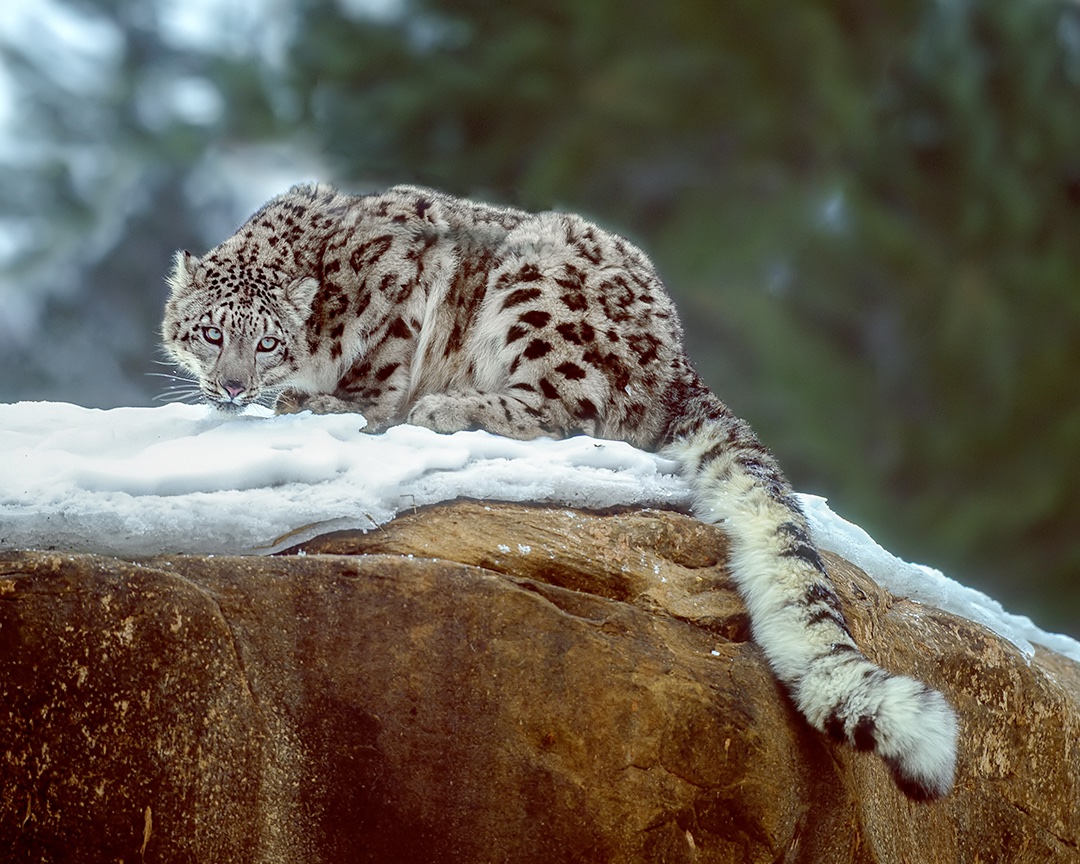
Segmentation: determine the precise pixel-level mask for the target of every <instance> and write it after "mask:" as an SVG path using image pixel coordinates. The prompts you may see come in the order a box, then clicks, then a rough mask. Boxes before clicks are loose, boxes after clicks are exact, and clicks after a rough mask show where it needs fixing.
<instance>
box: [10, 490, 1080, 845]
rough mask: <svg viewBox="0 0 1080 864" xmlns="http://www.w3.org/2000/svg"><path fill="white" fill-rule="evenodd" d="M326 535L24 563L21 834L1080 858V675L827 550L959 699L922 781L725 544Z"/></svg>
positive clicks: (632, 515)
mask: <svg viewBox="0 0 1080 864" xmlns="http://www.w3.org/2000/svg"><path fill="white" fill-rule="evenodd" d="M303 551H304V553H305V554H304V555H297V554H291V555H285V556H280V557H273V558H228V557H195V556H177V557H171V558H160V559H154V560H150V561H144V562H127V561H120V560H116V559H111V558H102V557H95V556H87V555H63V554H57V553H36V552H25V553H10V554H6V555H0V860H4V861H7V860H10V861H57V862H59V861H76V862H77V861H102V862H105V861H109V862H116V861H122V862H141V861H161V862H181V861H183V862H188V861H191V862H215V864H216V862H222V864H229V862H249V861H250V862H304V864H308V862H354V861H355V862H363V861H378V862H395V861H418V862H525V864H528V862H545V864H549V862H562V861H567V862H570V861H575V862H577V861H580V862H590V861H597V862H600V861H603V862H638V861H642V862H653V861H656V862H661V861H666V862H776V861H789V862H924V861H925V862H976V861H982V862H990V861H1001V862H1034V861H1062V862H1064V861H1077V860H1080V854H1078V846H1077V844H1078V842H1080V759H1078V756H1080V752H1078V751H1080V668H1078V667H1077V665H1076V664H1074V663H1072V662H1070V661H1068V660H1066V659H1064V658H1061V657H1059V656H1057V655H1053V654H1050V653H1049V652H1041V651H1040V653H1039V654H1038V655H1037V656H1036V658H1035V660H1034V662H1032V663H1031V664H1030V665H1029V664H1028V663H1026V662H1025V661H1024V659H1023V658H1022V657H1021V656H1020V655H1019V654H1018V652H1016V651H1015V650H1014V649H1013V648H1012V647H1011V646H1009V645H1007V644H1006V643H1003V642H1002V641H1001V640H1000V639H998V638H997V637H995V636H993V635H992V634H990V633H988V632H987V631H985V630H983V629H982V628H981V627H979V626H978V625H975V624H972V623H970V622H967V621H964V620H962V619H958V618H955V617H953V616H950V615H947V614H945V613H943V612H939V611H937V610H934V609H929V608H925V607H920V606H919V605H918V604H915V603H912V602H909V601H905V600H898V599H897V598H895V597H892V596H891V595H889V594H887V593H886V592H884V591H882V590H881V589H880V588H878V587H877V586H876V585H875V584H874V583H873V582H871V581H870V580H869V579H868V578H867V577H866V576H865V575H864V574H862V573H861V572H860V571H858V570H857V569H855V568H853V567H851V566H850V565H848V564H846V562H843V561H842V560H841V559H838V558H835V557H831V556H830V557H829V559H828V563H829V565H830V567H831V569H832V572H833V574H834V578H835V580H836V582H837V584H838V587H839V590H840V592H841V595H842V597H843V600H844V603H845V608H846V611H847V614H848V616H849V619H850V621H851V623H852V629H853V632H854V634H855V636H856V638H857V639H858V640H859V641H860V643H861V644H862V645H863V646H864V647H865V649H866V651H867V653H868V654H869V655H870V656H871V657H872V658H874V659H875V660H877V661H878V662H880V663H882V664H883V665H885V666H887V667H889V668H891V669H895V670H897V671H901V672H907V673H911V674H915V675H917V676H918V677H920V678H923V679H924V680H927V681H928V682H930V683H932V684H934V685H935V686H937V687H939V688H941V689H943V690H944V691H945V692H946V693H948V695H949V697H950V699H951V700H952V701H953V703H954V704H955V705H956V707H957V709H958V710H959V713H960V715H961V718H962V721H961V722H962V731H961V756H960V765H959V771H958V776H957V787H956V790H955V791H954V793H953V794H952V796H951V797H949V798H948V799H946V800H944V801H942V802H938V803H934V804H913V803H911V802H909V801H908V800H907V799H905V798H904V797H903V796H902V795H901V794H900V793H899V792H898V791H897V790H896V789H895V787H894V786H893V785H892V783H891V780H890V778H889V776H888V772H887V771H886V770H885V768H884V767H883V766H882V765H881V764H880V763H879V762H878V761H877V760H876V759H875V758H874V757H872V756H868V755H865V754H857V753H854V752H851V751H850V750H847V749H845V748H843V747H839V746H836V745H833V744H832V743H830V742H828V741H825V740H824V739H823V738H822V737H821V736H819V735H817V734H816V733H814V732H813V731H811V730H809V729H808V728H807V727H806V726H805V725H804V724H803V723H802V721H801V720H800V719H799V717H798V716H797V715H796V714H795V712H794V711H793V709H792V708H791V706H790V704H789V703H788V701H787V700H786V698H785V697H784V696H783V694H782V693H781V691H780V690H779V688H778V687H777V685H776V684H775V683H774V681H773V679H772V677H771V675H770V674H769V673H768V670H767V668H766V667H765V665H764V662H763V660H762V658H761V655H760V652H759V651H758V650H757V648H756V647H755V646H754V644H753V643H752V642H749V641H748V639H747V626H746V619H745V613H744V611H743V607H742V605H741V603H740V601H739V599H738V597H737V595H736V594H735V593H734V592H733V590H732V589H731V587H730V585H729V584H728V582H727V580H726V578H725V575H724V571H723V566H722V565H723V561H724V556H725V543H724V536H723V534H722V533H721V532H719V531H718V530H716V529H713V528H709V527H707V526H704V525H701V524H699V523H697V522H695V521H694V520H692V519H689V518H688V517H685V516H681V515H679V514H674V513H665V512H650V511H646V512H641V511H635V512H626V513H622V514H616V515H595V514H587V513H582V512H577V511H570V510H564V509H551V508H530V507H522V506H510V505H488V506H485V505H481V504H473V503H464V502H463V503H458V504H454V505H447V506H441V507H435V508H431V509H429V510H426V511H424V512H421V513H417V514H414V515H409V516H405V517H401V518H399V519H397V520H396V521H394V522H392V523H390V524H389V525H387V526H385V527H384V528H383V529H379V530H374V531H371V532H368V533H367V534H359V533H357V534H339V535H331V536H327V537H324V538H319V539H317V540H315V541H312V542H310V543H308V544H305V546H304V547H303Z"/></svg>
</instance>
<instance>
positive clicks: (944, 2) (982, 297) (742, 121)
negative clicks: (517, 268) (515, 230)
mask: <svg viewBox="0 0 1080 864" xmlns="http://www.w3.org/2000/svg"><path fill="white" fill-rule="evenodd" d="M63 5H65V6H66V7H67V8H68V9H69V10H72V14H75V15H78V16H82V18H84V19H85V20H87V21H89V22H94V23H95V24H97V25H102V26H104V25H106V24H107V25H109V26H110V27H111V28H112V29H113V31H114V32H115V34H116V37H117V40H116V44H117V46H118V47H117V53H116V56H115V57H114V59H113V61H112V66H111V67H110V69H111V71H110V72H109V73H108V74H107V75H106V76H105V78H104V81H105V83H104V84H103V85H102V86H101V87H100V88H98V89H97V90H95V91H94V92H93V93H92V94H90V95H88V94H87V93H86V92H80V91H79V90H78V88H72V87H71V86H70V85H64V84H63V83H62V82H58V81H57V80H55V78H54V77H52V76H50V75H49V73H48V69H47V68H46V67H44V66H43V65H42V64H41V63H40V62H39V61H38V60H35V57H34V54H33V51H31V50H30V49H29V48H28V47H27V46H25V45H19V44H17V43H13V42H11V41H8V42H6V43H4V48H3V52H4V53H3V57H4V60H5V61H6V63H7V66H8V69H9V72H10V73H11V74H12V75H13V76H14V78H15V80H16V81H17V83H18V85H19V90H20V93H21V94H22V97H23V102H22V103H21V105H20V127H21V134H22V135H23V136H24V138H25V140H26V141H27V142H29V143H30V144H32V145H35V146H37V148H38V149H37V150H35V154H36V155H35V157H34V158H33V159H32V160H31V162H30V163H29V164H27V163H26V162H25V160H24V161H23V162H21V163H20V162H19V161H18V160H11V159H9V160H7V161H6V162H5V163H3V164H0V189H3V190H6V191H4V192H3V194H2V195H0V220H3V219H8V220H16V221H20V220H21V221H20V224H21V223H26V224H29V225H31V226H32V228H33V230H32V231H31V232H30V234H29V236H30V237H31V242H30V243H29V244H28V245H27V246H26V247H25V248H24V249H23V250H22V253H21V254H20V255H18V256H14V257H13V258H11V259H10V260H9V262H8V266H7V271H6V275H7V276H8V277H9V280H10V284H11V285H15V286H16V288H15V289H9V290H10V291H12V292H14V293H13V295H12V296H16V299H17V300H19V302H21V303H23V304H24V305H25V306H26V307H27V308H30V309H32V310H37V312H36V313H35V314H31V315H28V316H26V315H24V318H25V319H26V320H27V321H29V322H31V323H30V324H28V325H27V326H25V327H19V326H15V325H18V324H19V322H20V321H22V320H23V319H22V318H16V317H15V316H14V315H13V314H9V318H8V332H7V333H6V334H3V328H0V334H3V335H5V339H4V346H3V347H2V348H0V364H2V366H0V368H2V371H0V398H3V399H5V400H12V399H16V398H64V399H70V400H71V401H75V402H80V403H82V404H96V405H103V406H108V405H115V404H149V400H150V399H151V397H152V394H153V390H154V387H155V385H154V383H153V380H152V379H147V378H145V377H144V375H143V373H144V372H145V371H147V370H148V369H149V368H151V367H150V360H151V358H152V356H153V353H154V342H155V339H156V337H155V328H156V325H157V321H158V318H159V316H160V310H161V304H162V303H163V300H164V289H163V286H162V274H163V273H164V272H165V270H166V269H167V267H168V263H169V256H170V253H171V251H172V250H173V249H175V248H177V247H180V246H189V247H193V248H196V249H203V248H206V247H208V246H210V245H213V244H214V243H216V242H217V241H218V240H220V239H221V237H222V236H224V234H226V233H228V231H229V230H230V228H231V226H232V224H235V221H238V220H239V218H240V217H241V215H242V214H241V213H239V212H236V211H235V201H234V199H235V197H236V196H233V195H230V192H229V189H228V188H226V186H227V184H224V185H223V184H221V183H220V182H219V181H220V180H221V177H222V170H223V169H221V168H220V165H221V164H223V163H222V156H223V154H225V155H228V154H230V153H232V154H237V153H239V154H241V155H242V154H243V153H245V152H247V150H250V151H251V152H256V151H259V152H265V150H266V148H268V147H274V148H277V150H276V151H275V152H283V153H286V154H300V153H302V154H307V155H309V156H315V157H318V158H319V159H320V160H321V163H322V165H323V166H324V167H323V169H322V173H323V174H324V179H330V180H333V181H335V182H337V183H338V184H339V185H343V186H346V187H348V188H351V189H356V190H363V189H368V188H375V187H378V186H382V185H386V184H389V183H393V182H400V181H414V182H421V183H426V184H430V185H435V186H439V187H442V188H445V189H448V190H450V191H453V192H457V193H462V194H470V195H475V196H479V197H485V198H488V199H494V200H500V201H504V202H507V203H513V204H517V205H521V206H525V207H529V208H536V209H541V208H565V209H574V210H578V211H581V212H583V213H586V214H588V215H590V216H592V217H594V218H596V219H597V220H599V221H601V222H602V223H604V224H605V225H607V226H609V227H612V228H615V229H616V230H619V231H621V232H623V233H625V234H627V235H628V236H630V237H631V238H632V239H634V240H635V241H637V242H638V243H639V244H640V245H642V246H643V247H644V248H645V249H646V250H647V251H648V252H649V253H650V254H651V255H652V256H653V258H654V259H655V260H656V262H657V264H658V266H659V268H660V270H661V272H662V273H663V274H664V275H665V278H666V281H667V283H668V285H669V288H670V290H671V291H672V293H673V294H674V295H675V297H676V299H677V301H678V302H679V304H680V306H681V308H682V310H683V314H684V319H685V323H686V328H687V335H688V341H689V344H690V347H691V352H692V354H693V356H694V358H695V360H696V362H697V364H698V365H699V367H700V369H701V371H702V372H703V374H704V375H705V377H706V379H707V380H708V381H709V383H710V384H711V385H712V387H713V388H714V389H715V390H716V391H717V392H718V393H720V394H721V396H723V397H724V398H725V399H726V400H727V401H728V402H729V404H730V405H731V406H732V407H733V408H734V409H735V410H736V411H737V412H738V413H739V414H741V415H742V416H745V417H746V418H747V419H749V420H750V421H751V422H752V423H753V424H754V426H755V427H756V428H757V429H758V431H759V433H760V434H761V435H762V437H763V438H764V439H765V440H766V441H767V442H768V443H769V444H770V445H771V446H772V447H773V449H774V450H775V451H777V453H778V455H779V456H780V458H781V460H782V462H783V464H784V465H785V466H786V469H787V471H788V473H789V475H791V477H792V478H793V480H794V481H795V483H796V485H797V486H798V487H799V488H800V489H803V490H805V491H813V492H818V493H820V494H824V495H827V496H828V497H829V498H830V499H831V501H832V502H833V505H834V507H835V508H836V509H838V510H839V511H840V512H841V513H843V514H844V515H846V516H847V517H848V518H851V519H852V520H853V521H857V522H859V523H860V524H862V525H863V526H864V527H866V528H867V529H868V530H869V531H870V532H871V533H872V534H873V535H874V536H875V537H876V538H878V539H879V540H880V541H881V542H882V543H883V544H884V545H886V546H887V547H889V548H890V549H892V550H893V551H895V552H897V553H898V554H901V555H903V556H905V557H909V558H912V559H915V560H922V561H926V562H928V563H933V564H935V565H937V566H940V567H942V568H943V569H945V570H946V571H947V572H949V573H950V574H952V575H954V576H956V577H957V578H959V579H961V581H965V582H968V583H969V584H975V585H979V586H981V587H984V588H985V589H986V590H988V591H989V592H990V593H992V594H994V595H995V596H998V597H999V598H1000V599H1002V600H1003V601H1004V602H1005V603H1006V605H1007V606H1008V607H1010V608H1014V609H1016V610H1018V611H1025V612H1027V613H1028V614H1031V615H1032V616H1033V617H1035V618H1036V619H1037V620H1038V621H1039V622H1040V623H1042V624H1044V626H1047V627H1050V628H1055V629H1059V630H1064V631H1068V632H1071V633H1073V634H1074V635H1080V622H1078V620H1077V614H1078V611H1080V579H1078V576H1080V530H1078V529H1080V494H1078V492H1077V478H1078V477H1080V448H1078V444H1080V399H1078V396H1077V394H1078V381H1080V230H1078V229H1080V6H1078V5H1077V4H1076V3H1075V2H1072V0H1026V2H1022V3H1018V2H1015V0H1013V2H1002V0H925V2H923V0H920V2H916V0H878V2H875V0H869V2H856V0H787V2H776V0H729V2H725V3H720V4H717V3H710V2H704V0H677V2H670V3H657V2H654V0H618V2H616V0H530V2H528V3H524V2H502V3H498V4H492V3H489V2H479V0H453V2H450V0H411V2H410V0H402V2H400V3H397V4H394V3H392V2H391V3H382V4H379V5H378V6H377V7H376V6H372V7H369V8H366V9H365V7H363V6H362V5H360V4H358V3H352V4H350V5H349V8H346V6H345V5H344V4H342V3H340V2H335V0H277V2H275V3H272V4H271V3H267V4H266V6H265V9H264V10H263V15H262V17H260V18H258V19H257V20H256V21H255V22H254V23H253V22H251V21H248V20H245V21H241V22H237V21H236V20H230V19H229V18H228V16H227V13H225V12H222V13H221V14H222V15H224V16H225V18H224V20H223V21H222V22H221V32H223V33H226V34H227V35H228V38H224V39H222V40H220V41H218V42H217V43H215V44H212V45H190V44H188V45H183V44H178V43H177V41H176V40H175V39H169V38H167V28H166V27H165V26H164V23H163V22H164V20H165V19H164V17H163V16H164V15H165V14H166V13H165V6H167V5H168V4H165V3H148V2H146V0H98V2H85V0H84V2H78V0H68V2H67V3H65V4H63ZM228 6H229V4H223V7H222V8H223V9H224V8H227V7H228ZM350 9H351V10H352V11H350ZM241 25H242V26H241ZM229 28H231V29H229ZM245 28H246V29H245ZM268 44H269V45H271V48H267V45H268ZM177 80H180V81H188V82H191V81H194V82H196V83H199V84H200V86H203V87H204V88H205V87H207V86H209V87H210V88H211V91H212V93H214V94H216V96H217V98H218V99H219V101H220V105H221V110H219V111H217V112H216V113H213V114H212V116H209V117H208V116H191V115H190V112H189V114H187V115H185V113H184V112H183V111H180V110H173V108H174V107H175V106H173V105H172V103H171V102H170V99H172V98H173V97H174V96H175V91H174V90H171V89H170V87H171V84H172V82H175V81H177ZM260 148H262V149H261V150H260ZM86 153H92V154H93V159H92V160H91V161H90V162H89V163H88V162H87V158H88V157H87V156H86ZM73 154H74V155H73ZM285 158H286V161H288V158H289V157H285ZM88 164H89V165H90V167H89V168H88V167H87V165H88ZM232 164H235V162H234V163H232ZM214 165H218V166H219V167H218V169H217V173H215V171H214V170H212V166H214ZM226 173H227V171H226ZM310 177H311V175H310V173H297V174H296V176H294V177H292V178H291V179H293V180H301V179H310ZM241 197H243V196H241ZM230 219H231V220H232V221H231V222H230ZM65 268H66V269H65ZM18 291H22V292H23V294H24V295H25V296H21V297H19V296H17V293H18ZM31 296H32V297H34V298H37V300H36V301H35V302H33V303H31V302H29V301H28V300H27V298H28V297H31ZM41 298H47V299H41ZM13 308H22V307H13ZM0 321H2V319H0ZM13 322H14V323H13ZM88 357H89V358H91V360H92V362H88V361H87V358H88ZM73 368H74V369H76V370H77V371H74V372H73V371H72V369H73Z"/></svg>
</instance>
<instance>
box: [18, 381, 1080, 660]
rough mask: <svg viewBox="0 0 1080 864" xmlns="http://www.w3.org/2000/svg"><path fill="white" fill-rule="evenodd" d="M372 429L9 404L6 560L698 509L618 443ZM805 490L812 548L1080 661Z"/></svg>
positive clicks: (674, 473)
mask: <svg viewBox="0 0 1080 864" xmlns="http://www.w3.org/2000/svg"><path fill="white" fill-rule="evenodd" d="M362 424H363V420H362V418H360V417H358V416H357V415H344V414H339V415H326V416H314V415H312V414H308V413H304V414H297V415H289V416H282V417H275V416H273V415H272V414H271V413H270V412H269V411H267V410H265V409H255V408H251V409H248V411H247V412H246V413H244V414H242V415H239V416H228V415H224V414H221V413H218V412H216V411H214V410H213V409H210V408H208V407H205V406H193V405H168V406H164V407H161V408H115V409H111V410H107V411H106V410H99V409H92V408H82V407H79V406H77V405H71V404H67V403H57V402H20V403H16V404H13V405H3V404H0V550H6V549H25V548H46V549H51V548H55V549H63V550H67V551H83V552H97V553H101V554H107V555H120V556H132V557H142V556H150V555H157V554H161V553H169V552H190V553H202V554H252V553H254V554H263V553H269V552H274V551H278V550H280V549H283V548H286V547H288V546H292V545H294V544H296V543H299V542H302V541H303V540H306V539H310V538H311V537H314V536H316V535H318V534H322V533H325V532H328V531H336V530H342V529H346V528H354V529H355V528H359V529H365V530H366V529H370V528H374V527H376V526H378V525H380V524H382V523H383V522H386V521H388V520H390V519H392V518H393V517H394V516H395V515H396V514H397V513H399V512H401V511H408V510H411V509H413V508H415V507H420V506H424V505H427V504H434V503H437V502H440V501H448V500H452V499H455V498H459V497H464V498H472V499H478V500H497V501H535V502H545V503H552V504H560V505H567V506H572V507H581V508H586V509H601V508H606V507H612V506H617V505H639V506H653V507H674V508H678V509H685V508H686V507H687V506H688V503H689V491H688V489H687V486H686V484H685V483H684V481H683V480H682V479H681V478H680V477H679V474H678V466H677V464H676V463H675V462H673V461H671V460H669V459H665V458H663V457H662V456H659V455H657V454H654V453H646V452H643V451H641V450H637V449H635V448H633V447H631V446H630V445H628V444H625V443H622V442H615V441H599V440H596V439H592V438H587V437H577V438H571V439H567V440H563V441H555V440H548V439H542V440H537V441H515V440H511V439H507V438H500V437H498V436H495V435H490V434H488V433H486V432H458V433H456V434H454V435H439V434H436V433H434V432H431V431H430V430H427V429H421V428H418V427H415V426H397V427H394V428H392V429H390V430H388V431H387V432H385V433H384V434H382V435H377V436H375V435H366V434H364V433H363V432H361V431H360V427H361V426H362ZM800 497H801V500H802V503H803V506H804V508H805V510H806V512H807V518H808V519H809V521H810V526H811V530H812V531H813V533H814V537H815V540H816V542H817V543H818V545H819V546H821V547H822V548H824V549H829V550H831V551H834V552H837V553H839V554H841V555H843V556H844V557H845V558H847V559H848V560H850V561H852V562H853V563H854V564H856V565H858V566H859V567H861V568H862V569H864V570H865V571H866V572H867V573H868V574H869V575H870V576H871V577H872V578H873V579H875V581H877V582H878V583H879V584H881V585H882V586H883V587H885V588H887V589H889V590H890V591H892V592H893V593H895V594H899V595H901V596H906V597H911V598H912V599H914V600H917V601H919V602H923V603H927V604H930V605H933V606H936V607H938V608H940V609H944V610H946V611H949V612H953V613H955V614H958V615H962V616H964V617H966V618H969V619H971V620H973V621H976V622H978V623H980V624H983V625H985V626H986V627H988V628H989V629H991V630H993V631H994V632H995V633H998V634H999V635H1001V636H1002V637H1004V638H1006V639H1008V640H1009V641H1010V642H1012V643H1013V644H1014V645H1016V646H1017V647H1018V648H1019V649H1020V650H1021V651H1022V652H1023V653H1024V654H1025V656H1029V657H1030V656H1031V653H1032V651H1033V648H1032V643H1036V644H1040V645H1044V646H1046V647H1048V648H1051V649H1053V650H1055V651H1058V652H1059V653H1061V654H1064V655H1065V656H1068V657H1071V658H1073V659H1075V660H1078V661H1080V643H1077V642H1076V641H1074V640H1072V639H1070V638H1069V637H1066V636H1059V635H1055V634H1049V633H1044V632H1043V631H1041V630H1040V629H1039V628H1038V627H1036V626H1035V625H1034V624H1033V623H1032V622H1031V621H1030V620H1029V619H1027V618H1024V617H1022V616H1017V615H1011V614H1009V613H1008V612H1006V611H1005V610H1004V609H1002V608H1001V605H1000V604H999V603H997V602H996V601H994V600H992V599H991V598H989V597H987V596H986V595H985V594H982V593H981V592H979V591H976V590H974V589H971V588H967V587H965V586H963V585H960V584H959V583H957V582H955V581H953V580H951V579H948V578H947V577H945V576H944V575H943V574H942V573H940V572H939V571H937V570H933V569H932V568H929V567H925V566H923V565H919V564H909V563H906V562H904V561H901V560H900V559H899V558H896V557H895V556H893V555H891V554H890V553H889V552H887V551H886V550H884V549H882V548H881V546H879V545H878V544H877V543H875V542H874V541H873V539H872V538H871V537H870V536H869V535H868V534H866V532H865V531H863V530H862V529H861V528H859V527H857V526H855V525H852V524H851V523H849V522H846V521H844V520H843V519H841V518H840V517H839V516H837V515H836V514H834V513H833V512H832V511H831V510H830V509H829V507H828V505H827V504H826V502H825V500H824V499H822V498H817V497H815V496H811V495H803V496H800ZM515 546H516V551H517V553H518V554H521V555H527V554H529V553H530V552H531V551H532V550H531V549H530V548H529V547H528V546H526V545H524V544H515ZM499 548H500V550H502V551H504V553H509V552H510V551H511V547H510V546H508V545H505V544H504V545H503V546H500V547H499Z"/></svg>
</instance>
